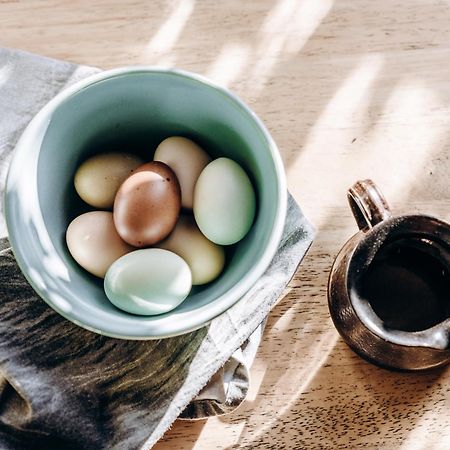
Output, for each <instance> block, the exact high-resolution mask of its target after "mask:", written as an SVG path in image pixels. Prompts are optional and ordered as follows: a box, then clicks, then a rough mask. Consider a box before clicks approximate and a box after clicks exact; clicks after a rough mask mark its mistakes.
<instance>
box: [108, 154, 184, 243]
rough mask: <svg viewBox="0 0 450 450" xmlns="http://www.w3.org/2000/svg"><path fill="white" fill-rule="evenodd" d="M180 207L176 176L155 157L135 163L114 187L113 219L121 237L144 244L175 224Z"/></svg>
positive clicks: (163, 233)
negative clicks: (153, 159)
mask: <svg viewBox="0 0 450 450" xmlns="http://www.w3.org/2000/svg"><path fill="white" fill-rule="evenodd" d="M180 207H181V191H180V185H179V183H178V179H177V177H176V175H175V173H174V172H173V171H172V169H171V168H170V167H169V166H167V165H166V164H164V163H162V162H159V161H154V162H150V163H147V164H144V165H142V166H140V167H138V168H137V169H136V170H135V172H134V173H133V175H131V176H129V177H128V178H127V179H126V180H125V181H124V182H123V184H122V186H120V188H119V190H118V191H117V195H116V199H115V201H114V223H115V225H116V228H117V232H118V233H119V235H120V236H121V237H122V239H123V240H124V241H126V242H128V243H129V244H131V245H133V246H135V247H147V246H150V245H153V244H156V243H157V242H159V241H161V240H162V239H164V238H165V237H166V236H167V235H168V234H169V233H170V232H171V231H172V230H173V228H174V227H175V223H176V221H177V218H178V215H179V213H180Z"/></svg>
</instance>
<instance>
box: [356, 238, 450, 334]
mask: <svg viewBox="0 0 450 450" xmlns="http://www.w3.org/2000/svg"><path fill="white" fill-rule="evenodd" d="M433 252H436V250H435V249H433V248H431V247H430V245H428V244H426V241H421V240H419V239H412V240H407V239H402V240H398V241H395V242H392V243H390V244H387V245H385V246H384V247H382V248H381V249H380V251H379V252H378V254H377V255H376V256H375V258H374V260H373V261H372V264H371V265H370V266H369V269H368V270H367V272H366V274H365V276H364V277H363V280H362V286H361V288H362V290H361V294H362V297H363V298H365V299H366V300H368V301H369V302H370V304H371V306H372V309H373V310H374V312H375V313H376V314H377V315H378V317H379V318H380V319H381V320H382V321H383V323H384V325H385V326H386V327H389V328H391V329H396V330H402V331H419V330H425V329H427V328H430V327H432V326H434V325H436V324H438V323H439V322H442V321H443V320H445V319H446V318H448V317H450V277H449V271H448V268H447V266H446V265H445V264H444V262H443V260H441V259H440V258H438V257H437V256H436V255H434V254H433Z"/></svg>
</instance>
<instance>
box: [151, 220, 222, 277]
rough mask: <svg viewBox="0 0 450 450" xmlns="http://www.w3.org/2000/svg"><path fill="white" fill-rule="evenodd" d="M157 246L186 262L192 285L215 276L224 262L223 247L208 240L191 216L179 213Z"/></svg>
mask: <svg viewBox="0 0 450 450" xmlns="http://www.w3.org/2000/svg"><path fill="white" fill-rule="evenodd" d="M158 247H159V248H163V249H166V250H170V251H172V252H174V253H176V254H177V255H179V256H181V257H182V258H183V259H184V260H185V261H186V262H187V264H188V266H189V268H190V269H191V273H192V284H194V285H200V284H206V283H209V282H210V281H212V280H214V279H215V278H217V277H218V276H219V274H220V273H221V272H222V269H223V266H224V264H225V252H224V249H223V247H220V246H219V245H217V244H214V243H213V242H211V241H209V240H208V239H207V238H206V237H205V236H204V235H203V234H202V233H201V232H200V230H199V229H198V227H197V225H196V223H195V221H194V219H193V218H192V217H191V216H187V215H181V216H180V218H179V219H178V222H177V224H176V226H175V229H174V230H173V231H172V233H170V235H169V236H168V237H167V238H166V239H165V240H164V241H162V242H161V243H160V244H158Z"/></svg>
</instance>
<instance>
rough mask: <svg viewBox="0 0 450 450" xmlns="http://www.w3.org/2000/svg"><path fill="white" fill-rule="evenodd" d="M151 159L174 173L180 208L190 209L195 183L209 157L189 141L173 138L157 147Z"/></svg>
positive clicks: (178, 137) (177, 137)
mask: <svg viewBox="0 0 450 450" xmlns="http://www.w3.org/2000/svg"><path fill="white" fill-rule="evenodd" d="M153 159H154V160H155V161H162V162H164V163H166V164H167V165H168V166H169V167H170V168H171V169H172V170H173V171H174V172H175V174H176V176H177V178H178V181H179V182H180V187H181V206H183V208H187V209H192V204H193V198H194V187H195V183H196V182H197V178H198V177H199V175H200V173H201V171H202V170H203V169H204V168H205V166H206V165H207V164H209V162H210V161H211V158H210V157H209V155H208V154H207V153H206V152H205V151H204V150H203V149H202V148H201V147H200V146H198V145H197V144H196V143H195V142H193V141H191V140H190V139H187V138H184V137H181V136H173V137H169V138H167V139H165V140H164V141H162V142H161V144H159V145H158V148H157V149H156V151H155V155H154V157H153Z"/></svg>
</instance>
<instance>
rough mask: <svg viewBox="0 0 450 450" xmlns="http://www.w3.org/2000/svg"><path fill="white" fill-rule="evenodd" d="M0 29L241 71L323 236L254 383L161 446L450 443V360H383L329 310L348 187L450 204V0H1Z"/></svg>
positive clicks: (411, 203) (130, 57) (97, 60)
mask: <svg viewBox="0 0 450 450" xmlns="http://www.w3.org/2000/svg"><path fill="white" fill-rule="evenodd" d="M0 45H1V46H9V47H17V48H21V49H25V50H29V51H31V52H36V53H40V54H44V55H48V56H51V57H55V58H62V59H67V60H70V61H74V62H77V63H83V64H89V65H94V66H100V67H103V68H111V67H115V66H123V65H127V64H141V63H144V64H158V65H169V66H177V67H180V68H184V69H187V70H191V71H195V72H199V73H201V74H204V75H206V76H208V77H210V78H212V79H213V80H215V81H217V82H219V83H221V84H223V85H225V86H228V87H230V88H231V89H232V90H233V91H235V92H236V93H237V94H238V95H240V96H241V97H242V98H243V99H244V100H245V101H246V102H247V103H248V104H249V105H250V106H251V107H252V108H253V109H254V110H255V111H256V112H257V114H258V115H259V116H260V117H261V118H262V119H263V120H264V122H265V123H266V124H267V126H268V128H269V129H270V131H271V132H272V134H273V137H274V139H275V141H276V142H277V143H278V146H279V148H280V151H281V154H282V156H283V160H284V163H285V166H286V171H287V175H288V183H289V188H290V190H291V192H292V193H293V195H294V196H295V198H296V199H297V200H298V202H299V203H300V204H301V205H302V207H303V209H304V211H305V213H306V214H307V216H308V217H309V218H310V219H311V221H312V222H313V223H314V224H315V226H316V228H317V238H316V241H315V243H314V245H313V247H312V248H311V250H310V252H309V254H308V255H307V257H306V259H305V261H304V263H303V264H302V266H301V267H300V269H299V270H298V272H297V274H296V276H295V278H294V279H293V281H292V282H291V284H290V286H289V288H288V289H287V291H286V295H285V296H284V297H283V298H282V299H281V300H280V302H279V303H278V305H277V306H276V308H275V309H274V310H273V312H272V313H271V315H270V317H269V321H268V324H267V328H266V332H265V336H264V341H263V343H262V345H261V348H260V351H259V353H258V356H257V359H256V362H255V364H254V366H253V368H252V375H253V381H252V383H253V384H252V388H251V392H250V395H249V396H248V399H247V401H246V402H245V403H244V404H243V405H242V406H241V407H240V409H239V410H238V411H236V412H235V413H234V414H232V415H230V416H227V417H223V418H215V419H210V420H207V421H200V422H195V423H192V422H190V423H187V422H181V421H179V422H176V423H175V424H174V426H173V427H172V429H171V430H170V431H168V432H167V433H166V435H165V437H164V439H163V440H162V441H161V442H160V443H159V444H158V445H157V446H156V447H155V448H157V449H158V450H163V449H191V448H192V449H193V448H195V449H208V450H212V449H223V448H232V447H233V448H238V447H239V448H267V449H290V448H292V449H299V448H311V449H316V448H317V449H318V448H330V449H336V448H364V449H375V448H377V449H378V448H383V449H394V448H398V449H400V448H401V449H435V450H436V449H450V378H449V375H450V368H447V369H442V370H438V371H435V372H433V373H422V374H401V373H393V372H389V371H386V370H382V369H379V368H377V367H374V366H371V365H370V364H368V363H366V362H365V361H363V360H361V359H360V358H358V357H357V356H355V355H354V354H353V353H352V352H351V351H350V350H349V349H348V348H347V346H346V345H345V344H344V343H343V341H342V339H340V338H339V336H338V334H337V332H336V331H335V329H334V327H333V325H332V322H331V320H330V318H329V315H328V307H327V298H326V284H327V277H328V272H329V270H330V267H331V264H332V261H333V258H334V257H335V255H336V253H337V252H338V250H339V248H340V247H341V245H342V244H343V243H344V241H345V240H346V239H347V238H348V237H349V236H351V235H352V234H353V233H354V232H355V231H356V225H355V223H354V220H353V219H352V217H351V214H350V211H349V208H348V207H347V204H346V189H347V188H348V187H349V186H350V185H351V184H352V183H353V182H354V181H356V180H357V179H360V178H366V177H370V178H372V179H374V180H375V181H376V182H377V183H378V184H379V186H380V187H381V189H382V190H383V191H384V193H385V195H386V197H387V198H388V200H389V201H390V203H391V205H392V207H393V208H394V210H395V211H396V212H398V213H403V212H416V211H421V212H425V213H430V214H436V215H439V216H441V217H443V218H444V219H447V220H448V219H449V218H450V192H449V191H450V189H449V188H450V160H449V155H450V150H449V148H450V144H449V140H450V4H449V3H448V2H447V1H437V0H433V1H425V0H423V1H418V0H408V1H403V2H401V1H394V0H392V1H373V0H359V1H355V0H336V1H332V0H323V1H320V0H303V1H291V0H276V1H274V0H258V1H248V2H242V1H238V0H232V1H231V0H229V1H226V2H214V1H201V0H197V1H195V0H178V1H167V2H165V1H161V0H158V1H153V2H149V1H145V0H134V1H132V0H114V1H112V0H102V1H96V2H92V1H88V0H83V1H75V0H74V1H57V0H36V1H23V2H20V1H14V0H11V1H9V0H6V1H5V0H0Z"/></svg>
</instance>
